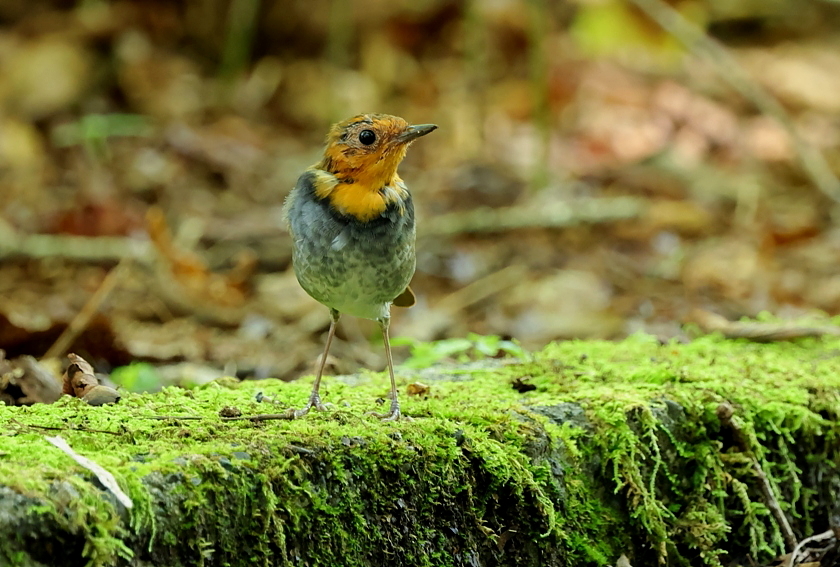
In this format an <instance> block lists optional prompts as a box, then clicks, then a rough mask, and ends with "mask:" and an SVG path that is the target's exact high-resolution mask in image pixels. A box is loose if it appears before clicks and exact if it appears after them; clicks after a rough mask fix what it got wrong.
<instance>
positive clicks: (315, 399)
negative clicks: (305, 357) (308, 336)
mask: <svg viewBox="0 0 840 567" xmlns="http://www.w3.org/2000/svg"><path fill="white" fill-rule="evenodd" d="M339 317H341V313H339V312H338V311H336V310H335V309H330V331H329V333H327V344H326V345H325V346H324V356H322V357H321V363H320V364H319V365H318V374H317V375H316V376H315V383H314V384H313V385H312V393H311V394H310V395H309V401H308V402H307V403H306V405H305V406H303V407H302V408H301V409H299V410H289V415H290V417H291V419H297V418H299V417H303V416H305V415H306V414H307V413H309V410H310V409H314V410H316V411H327V407H326V406H325V405H324V404H323V403H321V394H320V393H319V392H318V390H320V388H321V375H322V374H323V373H324V366H325V365H326V364H327V355H328V354H329V353H330V345H331V344H332V340H333V337H334V336H335V327H336V325H338V319H339Z"/></svg>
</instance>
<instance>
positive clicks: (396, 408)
mask: <svg viewBox="0 0 840 567" xmlns="http://www.w3.org/2000/svg"><path fill="white" fill-rule="evenodd" d="M367 415H372V416H374V417H378V418H379V419H381V420H382V421H383V422H385V421H399V420H401V419H402V420H405V421H413V420H412V419H411V418H410V417H408V416H407V415H403V414H402V412H401V411H400V403H399V402H398V401H397V400H392V401H391V409H390V410H388V411H387V412H384V413H379V412H375V411H371V412H368V413H367Z"/></svg>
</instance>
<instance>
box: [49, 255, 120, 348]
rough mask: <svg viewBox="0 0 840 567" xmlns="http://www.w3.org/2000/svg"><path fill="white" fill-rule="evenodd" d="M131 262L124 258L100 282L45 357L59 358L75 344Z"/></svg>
mask: <svg viewBox="0 0 840 567" xmlns="http://www.w3.org/2000/svg"><path fill="white" fill-rule="evenodd" d="M130 264H131V260H130V259H129V258H123V259H122V260H120V262H119V263H118V264H117V265H116V266H115V267H114V268H113V269H112V270H111V271H110V272H108V275H107V276H105V278H104V279H103V280H102V283H101V284H99V289H97V290H96V292H95V293H94V294H93V295H92V296H91V298H90V299H89V300H88V302H87V303H86V304H85V305H84V307H82V309H81V311H79V312H78V313H77V314H76V316H75V317H73V320H72V321H70V324H69V325H67V328H66V329H64V331H63V332H62V333H61V335H60V336H59V337H58V339H57V340H56V341H55V343H53V345H52V346H51V347H50V349H49V350H48V351H47V353H46V354H45V355H44V358H58V357H59V356H61V355H63V354H64V353H65V352H66V351H67V349H68V348H69V347H70V345H71V344H73V341H75V340H76V339H77V338H78V337H79V335H80V334H82V332H83V331H84V330H85V329H86V328H87V326H88V325H89V324H90V321H91V319H93V316H94V315H95V314H96V312H97V311H98V310H99V308H100V307H101V306H102V303H103V302H104V301H105V300H106V299H107V298H108V296H109V295H110V294H111V292H112V291H114V288H115V287H116V285H117V283H119V281H120V279H121V278H122V276H123V274H124V273H125V272H126V270H127V269H128V266H129V265H130Z"/></svg>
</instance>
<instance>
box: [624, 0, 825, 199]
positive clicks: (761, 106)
mask: <svg viewBox="0 0 840 567" xmlns="http://www.w3.org/2000/svg"><path fill="white" fill-rule="evenodd" d="M631 1H632V2H633V4H635V5H636V6H638V7H639V9H641V10H642V11H643V12H644V13H645V14H647V15H648V17H650V18H651V19H652V20H654V21H655V22H656V23H658V24H659V25H660V26H662V29H664V30H665V31H667V32H668V33H670V34H671V35H672V36H674V37H675V38H677V40H679V41H680V42H682V43H683V44H684V45H685V46H686V48H687V49H689V50H690V51H692V52H694V53H699V54H701V55H705V56H706V57H707V58H708V59H709V60H710V61H712V62H713V63H714V64H715V65H716V66H717V68H718V70H719V71H720V75H721V77H722V78H723V79H724V80H725V81H726V82H728V83H729V85H730V86H731V87H732V88H733V89H735V90H736V91H738V93H740V94H741V96H743V97H744V98H746V99H747V100H749V101H750V102H752V103H753V104H754V105H755V107H756V108H757V109H758V110H759V111H760V112H761V113H763V114H765V115H767V116H770V117H772V118H774V119H775V120H776V121H777V122H778V123H779V124H780V125H781V126H782V128H784V129H785V130H786V131H787V133H788V135H789V136H790V138H791V140H792V141H793V147H794V150H795V151H796V154H797V156H798V157H799V161H800V162H801V163H802V168H803V169H804V170H805V173H806V174H807V175H808V177H810V178H811V181H812V182H813V184H814V185H815V186H816V187H817V188H818V189H819V190H820V191H822V192H823V193H824V194H825V195H826V196H827V197H829V198H830V199H832V200H834V201H835V202H837V203H840V180H838V179H837V176H836V175H834V172H833V171H832V169H831V166H830V165H829V164H828V162H827V161H826V159H825V156H823V154H822V152H820V151H819V150H818V149H817V148H815V147H814V146H813V145H812V144H810V143H808V142H807V141H806V140H805V139H804V138H802V136H800V135H799V132H798V131H797V130H796V128H795V127H794V125H793V122H792V121H791V119H790V116H788V113H787V111H786V110H785V109H784V107H783V106H782V105H781V104H780V103H779V101H778V100H776V98H775V97H773V95H771V94H770V93H769V92H767V90H765V89H764V88H763V87H762V86H761V85H759V84H758V83H756V82H755V81H754V80H753V78H752V77H751V76H750V75H749V74H748V73H747V72H746V71H745V70H744V68H743V67H741V65H740V64H739V63H738V61H737V60H736V59H735V58H734V57H733V56H732V55H731V54H730V53H729V51H727V49H726V48H725V47H724V46H722V45H721V44H720V43H718V42H717V41H715V40H714V39H712V38H711V37H709V36H708V35H706V33H705V32H704V31H703V30H702V29H700V28H699V27H698V26H696V25H694V24H693V23H691V22H690V21H688V20H687V19H685V17H684V16H683V15H682V14H680V13H679V12H678V11H677V10H675V9H674V8H672V7H671V6H669V5H668V4H667V3H666V2H664V1H663V0H631Z"/></svg>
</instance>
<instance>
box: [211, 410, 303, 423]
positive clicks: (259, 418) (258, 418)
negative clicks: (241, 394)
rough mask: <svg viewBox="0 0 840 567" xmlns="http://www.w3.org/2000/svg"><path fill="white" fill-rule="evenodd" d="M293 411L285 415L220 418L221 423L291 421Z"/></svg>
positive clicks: (271, 414) (266, 414) (264, 414)
mask: <svg viewBox="0 0 840 567" xmlns="http://www.w3.org/2000/svg"><path fill="white" fill-rule="evenodd" d="M294 418H295V415H294V410H292V411H288V412H286V413H261V414H257V415H240V416H237V417H223V418H221V419H222V421H242V420H246V419H247V420H249V421H269V420H272V419H283V420H291V419H294Z"/></svg>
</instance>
